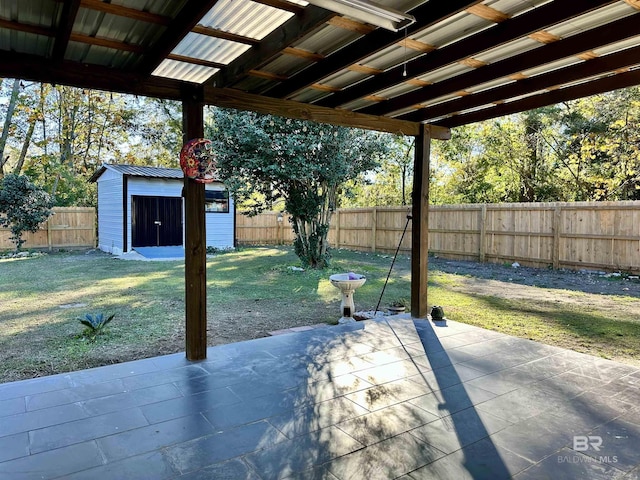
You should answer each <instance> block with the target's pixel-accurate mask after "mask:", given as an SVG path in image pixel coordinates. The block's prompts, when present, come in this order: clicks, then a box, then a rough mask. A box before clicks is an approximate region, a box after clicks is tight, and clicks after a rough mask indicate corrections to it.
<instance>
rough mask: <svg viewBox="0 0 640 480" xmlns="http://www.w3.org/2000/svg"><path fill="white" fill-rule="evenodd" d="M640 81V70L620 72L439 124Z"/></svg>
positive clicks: (500, 113)
mask: <svg viewBox="0 0 640 480" xmlns="http://www.w3.org/2000/svg"><path fill="white" fill-rule="evenodd" d="M636 85H640V70H632V71H630V72H626V73H619V74H617V75H611V76H608V77H604V78H601V79H599V80H593V81H591V82H588V83H582V84H580V85H576V86H573V87H566V88H560V89H557V90H553V91H551V92H548V93H541V94H539V95H532V96H530V97H527V98H523V99H522V100H515V101H513V102H509V103H505V104H502V105H497V106H495V107H488V108H485V109H483V110H478V111H476V112H472V113H467V114H464V115H456V116H453V117H449V118H446V119H444V120H439V121H438V122H437V124H438V125H440V126H443V127H448V128H454V127H459V126H460V125H467V124H469V123H475V122H482V121H484V120H489V119H491V118H497V117H503V116H505V115H511V114H512V113H518V112H524V111H527V110H533V109H535V108H540V107H546V106H547V105H554V104H556V103H562V102H568V101H569V100H576V99H578V98H583V97H588V96H590V95H597V94H599V93H604V92H610V91H611V90H617V89H619V88H627V87H633V86H636Z"/></svg>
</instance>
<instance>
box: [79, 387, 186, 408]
mask: <svg viewBox="0 0 640 480" xmlns="http://www.w3.org/2000/svg"><path fill="white" fill-rule="evenodd" d="M178 397H182V394H181V393H180V391H178V389H177V388H176V387H175V386H174V385H171V384H164V385H156V386H155V387H149V388H141V389H139V390H132V391H130V392H123V393H118V394H116V395H108V396H104V397H101V398H93V399H91V400H87V401H84V402H82V403H81V405H82V406H83V407H84V409H85V410H86V411H87V412H89V413H90V414H91V415H103V414H105V413H110V412H116V411H118V410H123V409H125V408H132V407H140V406H143V405H149V404H152V403H157V402H162V401H163V400H169V399H172V398H178Z"/></svg>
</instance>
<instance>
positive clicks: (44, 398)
mask: <svg viewBox="0 0 640 480" xmlns="http://www.w3.org/2000/svg"><path fill="white" fill-rule="evenodd" d="M124 391H125V388H124V385H123V384H122V381H121V380H112V381H109V382H104V383H97V384H94V385H80V386H77V387H71V388H65V389H62V390H55V391H53V392H46V393H39V394H37V395H30V396H28V397H26V403H27V410H39V409H41V408H49V407H55V406H58V405H64V404H67V403H75V402H81V401H83V400H89V399H92V398H98V397H103V396H106V395H114V394H116V393H122V392H124Z"/></svg>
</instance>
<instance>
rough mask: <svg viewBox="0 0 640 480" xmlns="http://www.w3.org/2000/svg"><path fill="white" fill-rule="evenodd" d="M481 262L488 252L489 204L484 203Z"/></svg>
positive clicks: (482, 209)
mask: <svg viewBox="0 0 640 480" xmlns="http://www.w3.org/2000/svg"><path fill="white" fill-rule="evenodd" d="M478 243H479V244H480V255H479V257H480V262H484V261H485V255H486V252H487V204H486V203H483V204H482V207H481V208H480V242H478Z"/></svg>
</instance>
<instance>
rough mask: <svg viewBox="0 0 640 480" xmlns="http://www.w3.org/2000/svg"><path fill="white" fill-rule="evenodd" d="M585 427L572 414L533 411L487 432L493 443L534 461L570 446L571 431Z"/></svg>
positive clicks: (575, 432) (582, 430)
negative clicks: (500, 427)
mask: <svg viewBox="0 0 640 480" xmlns="http://www.w3.org/2000/svg"><path fill="white" fill-rule="evenodd" d="M589 430H590V429H589V428H588V426H587V425H585V424H581V423H576V422H575V419H574V418H567V417H564V418H560V417H556V416H554V415H551V414H543V415H537V416H535V417H532V418H529V419H527V420H524V421H522V422H519V423H517V424H515V425H513V426H511V427H507V428H505V429H504V430H500V431H499V432H497V433H495V434H493V435H491V437H490V438H491V440H492V441H493V443H495V444H496V445H500V446H502V447H503V448H505V449H507V450H509V451H511V452H513V453H515V454H517V455H519V456H521V457H523V458H526V459H528V460H530V461H532V462H534V463H536V462H539V461H540V460H542V459H543V458H545V457H547V456H549V455H551V454H553V453H555V452H557V451H558V450H560V449H561V448H563V447H565V446H570V445H571V444H572V442H573V437H574V435H587V434H588V432H589Z"/></svg>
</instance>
